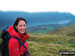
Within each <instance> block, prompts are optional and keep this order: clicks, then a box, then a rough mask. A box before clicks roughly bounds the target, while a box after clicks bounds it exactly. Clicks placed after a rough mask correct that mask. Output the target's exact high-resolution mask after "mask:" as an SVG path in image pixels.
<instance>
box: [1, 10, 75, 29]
mask: <svg viewBox="0 0 75 56" xmlns="http://www.w3.org/2000/svg"><path fill="white" fill-rule="evenodd" d="M17 17H24V18H25V19H26V20H27V22H28V24H27V27H28V28H29V27H33V26H38V25H48V24H67V23H69V22H70V21H72V20H74V19H75V16H74V15H72V14H71V13H67V12H61V13H60V12H36V13H29V12H22V11H0V29H3V28H4V27H6V26H10V25H13V24H14V21H15V20H16V18H17Z"/></svg>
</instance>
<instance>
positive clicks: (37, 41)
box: [28, 33, 75, 56]
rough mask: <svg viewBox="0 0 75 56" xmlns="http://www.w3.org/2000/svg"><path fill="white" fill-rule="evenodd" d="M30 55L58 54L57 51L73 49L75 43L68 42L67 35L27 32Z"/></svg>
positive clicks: (52, 55) (47, 55)
mask: <svg viewBox="0 0 75 56" xmlns="http://www.w3.org/2000/svg"><path fill="white" fill-rule="evenodd" d="M29 35H30V41H28V42H29V51H30V54H31V56H58V55H59V51H75V44H70V43H69V42H68V41H69V40H70V39H71V38H74V37H71V38H70V37H69V36H62V35H49V34H35V33H34V34H29Z"/></svg>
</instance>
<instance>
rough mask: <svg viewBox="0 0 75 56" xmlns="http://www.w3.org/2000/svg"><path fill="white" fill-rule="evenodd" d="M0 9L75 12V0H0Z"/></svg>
mask: <svg viewBox="0 0 75 56" xmlns="http://www.w3.org/2000/svg"><path fill="white" fill-rule="evenodd" d="M0 11H25V12H54V11H57V12H70V13H72V14H75V0H0Z"/></svg>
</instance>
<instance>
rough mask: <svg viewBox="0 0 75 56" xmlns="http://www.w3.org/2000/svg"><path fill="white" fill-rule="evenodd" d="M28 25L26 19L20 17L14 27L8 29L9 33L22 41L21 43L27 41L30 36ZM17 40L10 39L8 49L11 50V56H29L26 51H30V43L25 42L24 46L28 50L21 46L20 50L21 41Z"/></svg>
mask: <svg viewBox="0 0 75 56" xmlns="http://www.w3.org/2000/svg"><path fill="white" fill-rule="evenodd" d="M26 25H27V22H26V20H25V19H24V18H22V17H18V18H17V19H16V21H15V23H14V25H13V26H10V27H9V28H8V33H9V34H10V35H11V36H13V37H15V38H18V39H20V40H21V43H23V42H24V41H26V40H27V39H28V38H29V36H28V34H27V32H26ZM15 38H10V40H9V43H8V49H9V56H27V55H26V51H27V49H28V43H27V42H25V43H24V45H25V46H26V48H25V47H24V46H23V45H21V47H20V48H19V41H18V40H17V39H15Z"/></svg>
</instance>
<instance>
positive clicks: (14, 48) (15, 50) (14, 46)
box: [8, 38, 20, 56]
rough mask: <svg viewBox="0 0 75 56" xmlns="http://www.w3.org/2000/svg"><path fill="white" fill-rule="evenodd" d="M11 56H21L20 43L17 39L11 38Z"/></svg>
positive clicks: (9, 46) (9, 44) (9, 45)
mask: <svg viewBox="0 0 75 56" xmlns="http://www.w3.org/2000/svg"><path fill="white" fill-rule="evenodd" d="M8 49H9V56H20V52H19V43H18V41H17V40H16V39H14V38H11V39H10V40H9V43H8Z"/></svg>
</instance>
